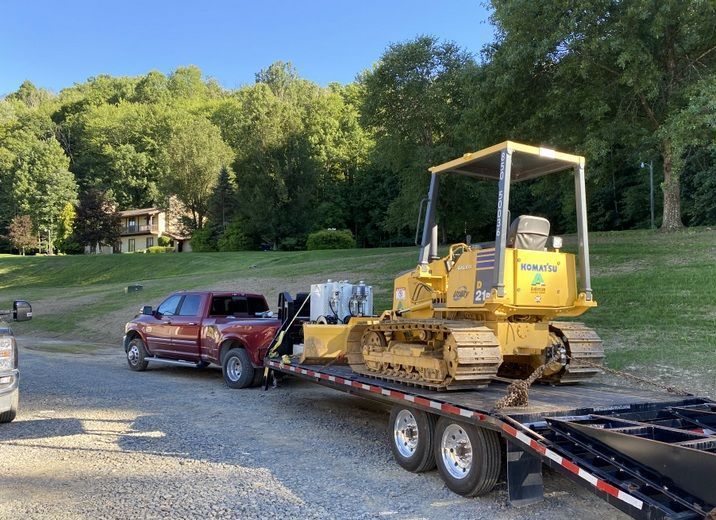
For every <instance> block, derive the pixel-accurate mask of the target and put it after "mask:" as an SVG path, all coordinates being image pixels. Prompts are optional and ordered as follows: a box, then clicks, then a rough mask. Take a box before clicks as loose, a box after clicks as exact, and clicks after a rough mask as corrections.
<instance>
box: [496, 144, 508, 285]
mask: <svg viewBox="0 0 716 520" xmlns="http://www.w3.org/2000/svg"><path fill="white" fill-rule="evenodd" d="M511 177H512V150H511V149H510V148H505V149H504V150H502V152H501V153H500V177H499V185H498V188H497V222H496V224H495V269H494V281H493V284H492V288H493V289H496V290H497V296H499V297H502V296H504V295H505V263H504V261H503V260H504V256H505V248H506V247H507V227H508V226H509V222H507V220H508V218H509V217H508V215H509V208H510V180H511Z"/></svg>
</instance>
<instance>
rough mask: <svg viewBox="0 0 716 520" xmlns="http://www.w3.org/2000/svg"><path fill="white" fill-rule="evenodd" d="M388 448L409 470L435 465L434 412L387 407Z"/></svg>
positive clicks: (419, 469)
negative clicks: (388, 413)
mask: <svg viewBox="0 0 716 520" xmlns="http://www.w3.org/2000/svg"><path fill="white" fill-rule="evenodd" d="M390 433H391V435H390V451H392V452H393V457H394V458H395V460H396V461H397V462H398V464H399V465H400V466H401V467H402V468H403V469H406V470H408V471H411V472H413V473H422V472H424V471H429V470H431V469H433V468H434V467H435V450H434V444H435V416H434V415H433V414H429V413H426V412H423V411H422V410H416V409H415V408H408V407H405V406H394V407H393V409H392V410H391V411H390Z"/></svg>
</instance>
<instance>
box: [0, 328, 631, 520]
mask: <svg viewBox="0 0 716 520" xmlns="http://www.w3.org/2000/svg"><path fill="white" fill-rule="evenodd" d="M31 341H32V340H30V339H29V338H25V339H24V341H23V343H24V344H25V345H28V344H31ZM20 355H21V357H20V363H21V397H20V406H21V408H20V413H19V415H18V418H17V419H16V420H15V422H14V423H11V424H8V425H2V426H0V482H1V484H0V518H92V519H94V518H132V519H134V518H242V519H243V518H273V517H279V516H280V517H282V518H388V519H394V518H395V519H397V518H401V519H402V518H410V519H413V518H450V519H454V518H490V519H493V518H497V519H502V518H507V519H517V518H543V519H550V520H560V519H564V520H574V519H575V518H579V520H590V519H604V518H625V517H623V515H621V514H620V513H619V512H618V511H617V510H616V509H614V508H612V507H611V506H608V505H607V504H606V503H604V502H602V501H601V500H598V499H597V498H595V497H593V496H592V495H590V494H589V493H587V492H586V491H584V490H582V489H581V488H579V487H577V486H575V485H573V484H572V483H570V482H569V481H567V480H565V479H563V478H562V477H560V476H559V475H557V474H554V473H551V472H546V473H545V487H546V489H545V495H546V497H545V501H544V502H543V503H541V504H540V505H537V506H533V507H529V508H526V509H517V508H513V507H510V506H509V505H508V504H507V493H506V489H505V485H504V483H502V484H500V485H498V487H497V489H496V491H494V492H492V493H491V494H489V495H488V496H486V497H482V498H479V499H465V498H462V497H459V496H457V495H455V494H453V493H451V492H450V491H449V490H448V489H447V488H446V487H445V486H444V484H443V483H442V481H441V480H440V478H439V477H438V474H437V472H436V471H432V472H430V473H426V474H422V475H415V474H411V473H408V472H406V471H404V470H402V469H401V468H400V467H399V466H398V465H397V464H395V463H394V462H393V460H392V457H391V454H390V449H389V445H388V440H387V439H388V437H387V420H388V413H387V411H386V409H385V408H383V407H381V406H380V405H377V404H374V403H372V402H369V401H364V400H362V399H359V398H356V397H351V396H348V395H344V394H341V393H339V392H337V391H334V390H330V389H327V388H322V387H319V386H317V385H312V384H310V383H304V382H301V381H297V380H290V379H289V380H285V381H284V382H283V383H282V385H281V387H280V388H278V389H270V390H269V391H267V392H264V391H263V390H261V389H250V390H230V389H228V388H226V387H225V386H224V384H223V381H222V380H221V373H220V371H219V370H218V369H205V370H192V369H186V368H174V367H156V368H151V365H150V370H148V371H147V372H143V373H135V372H130V371H129V370H128V369H127V368H126V364H125V361H124V356H123V352H122V351H121V348H119V347H117V348H115V349H99V350H96V351H95V352H94V354H92V355H86V354H58V353H50V352H42V351H36V350H28V349H22V350H21V354H20Z"/></svg>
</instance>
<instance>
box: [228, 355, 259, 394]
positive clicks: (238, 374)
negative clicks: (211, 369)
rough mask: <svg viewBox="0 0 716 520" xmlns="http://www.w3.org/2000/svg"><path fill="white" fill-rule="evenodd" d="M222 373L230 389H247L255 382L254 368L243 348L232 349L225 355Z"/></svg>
mask: <svg viewBox="0 0 716 520" xmlns="http://www.w3.org/2000/svg"><path fill="white" fill-rule="evenodd" d="M221 372H222V373H223V374H224V381H226V386H228V387H229V388H247V387H249V386H251V385H252V383H253V382H254V372H255V370H254V366H253V365H252V364H251V358H250V357H249V355H248V353H247V352H246V351H245V350H244V349H243V348H232V349H231V350H229V351H228V352H227V353H226V354H225V355H224V359H223V360H222V362H221Z"/></svg>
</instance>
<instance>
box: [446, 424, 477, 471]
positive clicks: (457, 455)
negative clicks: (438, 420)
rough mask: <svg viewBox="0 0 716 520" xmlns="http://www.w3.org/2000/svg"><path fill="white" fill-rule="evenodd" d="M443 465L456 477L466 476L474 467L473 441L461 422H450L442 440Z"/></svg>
mask: <svg viewBox="0 0 716 520" xmlns="http://www.w3.org/2000/svg"><path fill="white" fill-rule="evenodd" d="M440 453H441V455H442V462H443V466H444V467H445V469H446V470H447V472H448V473H449V474H450V476H452V477H454V478H456V479H462V478H465V477H466V476H467V475H468V474H469V473H470V469H472V443H471V442H470V437H468V436H467V432H466V431H465V429H464V428H463V427H462V426H460V425H459V424H454V423H453V424H449V425H448V426H447V427H446V428H445V431H444V432H443V435H442V439H441V440H440Z"/></svg>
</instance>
